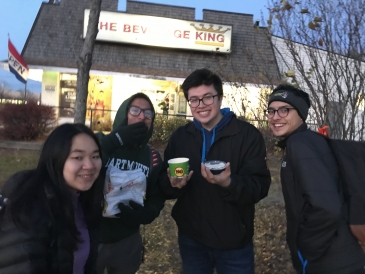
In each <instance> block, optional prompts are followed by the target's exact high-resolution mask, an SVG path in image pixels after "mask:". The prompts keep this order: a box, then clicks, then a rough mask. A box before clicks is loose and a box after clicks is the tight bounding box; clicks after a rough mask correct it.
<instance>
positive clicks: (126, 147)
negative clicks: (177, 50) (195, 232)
mask: <svg viewBox="0 0 365 274" xmlns="http://www.w3.org/2000/svg"><path fill="white" fill-rule="evenodd" d="M154 118H155V111H154V108H153V104H152V102H151V100H150V99H149V97H148V96H147V95H145V94H143V93H137V94H134V95H133V96H131V97H130V98H128V99H127V100H125V101H124V102H123V103H122V104H121V106H120V107H119V110H118V112H117V114H116V117H115V120H114V123H113V129H112V132H111V133H110V134H108V135H104V134H102V133H98V137H99V139H100V141H101V147H102V155H103V166H104V167H105V168H106V179H105V188H104V197H105V205H104V211H103V218H102V222H101V243H100V245H99V257H98V262H97V271H98V273H99V274H103V273H104V271H105V269H107V271H108V272H107V273H108V274H118V273H123V274H129V273H135V272H136V271H137V270H138V269H139V266H140V264H141V259H142V256H143V255H142V253H143V244H142V237H141V234H140V232H139V227H140V225H141V224H149V223H151V222H152V221H153V220H154V219H155V218H156V217H158V215H159V214H160V211H161V209H162V208H163V206H164V202H165V199H164V197H163V195H162V194H161V192H160V190H159V188H158V184H157V180H158V174H159V171H160V169H161V164H162V160H161V157H160V155H159V153H158V152H157V151H155V150H154V149H152V148H151V147H150V146H149V145H148V144H147V142H148V141H149V139H150V138H151V136H152V132H153V122H154Z"/></svg>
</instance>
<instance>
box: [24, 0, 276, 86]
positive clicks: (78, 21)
mask: <svg viewBox="0 0 365 274" xmlns="http://www.w3.org/2000/svg"><path fill="white" fill-rule="evenodd" d="M117 7H118V0H108V1H102V10H106V11H117ZM85 8H90V1H89V0H61V1H60V3H59V4H50V3H43V4H42V5H41V7H40V10H39V12H38V15H37V17H36V19H35V21H34V24H33V27H32V29H31V31H30V33H29V36H28V39H27V41H26V44H25V46H24V48H23V51H22V56H23V57H24V59H25V61H26V62H27V63H28V64H29V65H37V66H52V67H65V68H77V63H76V62H77V58H78V55H79V53H80V52H81V48H82V45H83V38H82V33H83V18H84V9H85ZM126 12H127V13H131V14H141V15H151V16H162V17H168V18H175V19H182V20H189V21H197V20H195V9H194V8H186V7H178V6H171V5H161V4H152V3H144V2H138V1H127V10H126ZM199 22H207V23H214V24H224V25H232V26H233V28H232V29H233V32H232V44H231V47H232V53H231V54H228V55H227V54H219V53H210V52H199V51H192V50H183V49H169V48H158V47H148V46H140V45H131V44H118V43H106V42H99V41H97V42H96V44H95V47H94V53H93V65H92V68H91V69H93V70H103V71H112V72H127V73H133V74H147V75H154V76H169V77H178V78H185V77H186V76H187V75H188V74H189V73H190V72H191V71H193V70H195V69H197V68H202V67H205V68H210V69H212V70H214V71H216V72H218V73H219V74H220V75H223V76H225V77H224V78H225V79H229V80H231V81H235V80H237V79H240V80H241V81H247V82H256V83H257V82H262V83H265V81H267V79H270V80H271V81H279V71H278V67H277V64H276V60H275V56H274V52H273V49H272V46H271V42H270V39H269V38H268V37H267V35H266V29H264V28H259V27H254V24H253V15H250V14H242V13H232V12H221V11H214V10H206V9H205V10H203V20H202V21H199Z"/></svg>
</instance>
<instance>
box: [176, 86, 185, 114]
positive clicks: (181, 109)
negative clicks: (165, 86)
mask: <svg viewBox="0 0 365 274" xmlns="http://www.w3.org/2000/svg"><path fill="white" fill-rule="evenodd" d="M177 109H178V113H186V99H185V96H184V92H182V91H180V92H179V101H178V108H177Z"/></svg>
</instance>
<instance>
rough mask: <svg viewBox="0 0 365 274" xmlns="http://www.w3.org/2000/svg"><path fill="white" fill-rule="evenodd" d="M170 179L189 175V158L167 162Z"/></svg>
mask: <svg viewBox="0 0 365 274" xmlns="http://www.w3.org/2000/svg"><path fill="white" fill-rule="evenodd" d="M167 163H168V164H169V168H170V175H171V177H183V176H184V175H185V174H189V158H173V159H170V160H168V161H167Z"/></svg>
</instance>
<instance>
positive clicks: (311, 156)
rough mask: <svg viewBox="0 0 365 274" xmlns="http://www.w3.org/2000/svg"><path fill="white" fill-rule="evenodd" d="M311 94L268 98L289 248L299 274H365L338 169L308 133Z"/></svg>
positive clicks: (282, 91)
mask: <svg viewBox="0 0 365 274" xmlns="http://www.w3.org/2000/svg"><path fill="white" fill-rule="evenodd" d="M309 107H310V100H309V96H308V94H307V93H305V92H304V91H302V90H300V89H297V88H295V87H293V86H290V85H279V86H278V87H277V88H276V89H274V91H273V93H272V94H271V95H270V98H269V103H268V110H267V116H268V122H269V125H270V128H271V130H272V132H273V133H274V135H275V136H278V137H280V138H282V140H281V141H280V142H279V144H278V145H279V147H281V148H282V149H283V151H284V157H283V161H282V164H281V183H282V190H283V194H284V199H285V209H286V217H287V243H288V246H289V249H290V252H291V257H292V261H293V265H294V267H295V269H296V270H297V271H298V273H318V274H325V273H326V274H327V273H331V274H350V273H351V274H355V273H365V271H364V265H365V260H364V259H365V256H364V253H363V251H362V249H361V247H360V245H359V244H358V243H357V240H356V239H355V237H354V236H353V235H352V234H351V232H350V230H349V226H348V223H347V221H346V217H345V216H344V212H345V211H346V207H347V205H346V204H345V203H344V196H343V193H342V191H341V181H340V177H339V172H338V168H337V163H336V160H335V158H334V155H333V154H332V152H331V149H330V147H329V146H328V144H327V141H326V140H325V138H323V137H322V136H320V135H319V134H317V133H315V132H312V131H311V130H309V129H307V124H306V123H305V120H306V118H307V116H308V109H309Z"/></svg>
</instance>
